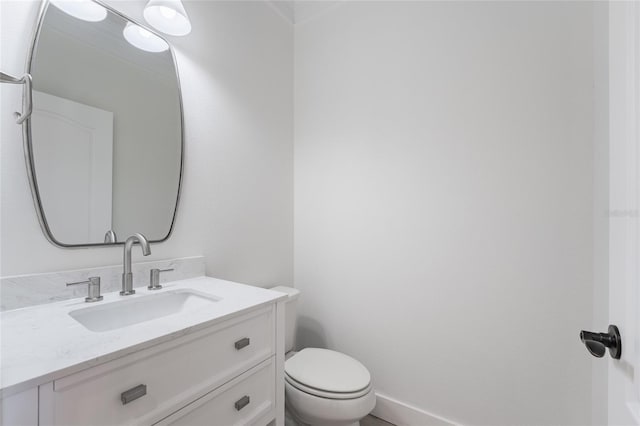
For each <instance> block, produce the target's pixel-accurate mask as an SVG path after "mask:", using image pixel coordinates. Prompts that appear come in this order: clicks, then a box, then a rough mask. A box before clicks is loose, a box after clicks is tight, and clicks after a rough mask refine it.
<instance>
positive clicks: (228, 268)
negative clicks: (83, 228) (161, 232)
mask: <svg viewBox="0 0 640 426" xmlns="http://www.w3.org/2000/svg"><path fill="white" fill-rule="evenodd" d="M108 3H109V4H111V5H113V7H115V8H116V9H119V10H121V11H123V12H125V13H126V14H128V15H130V16H131V17H132V18H134V19H137V20H140V21H142V9H143V7H144V5H145V3H146V2H145V1H143V0H139V1H117V0H109V1H108ZM184 3H185V8H186V9H187V12H188V13H189V15H190V17H191V21H192V24H193V31H192V33H191V34H190V35H189V36H186V37H182V38H177V37H174V38H171V39H170V41H171V42H172V43H173V45H174V48H175V50H176V56H177V61H178V68H179V71H180V77H181V82H182V89H183V100H184V112H185V133H186V157H185V175H184V181H183V184H184V186H183V192H182V198H181V203H180V206H179V208H178V217H177V223H176V226H175V229H174V233H173V235H172V237H171V238H170V239H169V240H168V242H166V243H162V244H155V245H153V246H152V251H153V254H152V255H151V257H149V258H145V260H147V259H149V260H151V259H164V258H171V257H183V256H189V255H200V254H204V255H205V257H206V259H207V273H208V274H209V275H212V276H216V277H220V278H226V279H232V280H236V281H241V282H246V283H250V284H255V285H264V286H266V285H271V284H275V283H278V284H282V283H289V284H291V283H292V258H293V254H292V238H293V237H292V223H293V218H292V213H293V204H292V203H293V201H292V195H293V194H292V192H293V187H292V185H293V183H292V173H293V172H292V169H293V159H292V155H293V151H292V148H293V147H292V144H293V141H292V132H293V129H292V116H293V112H292V96H293V95H292V68H293V67H292V54H293V46H292V39H293V37H292V31H293V30H292V27H291V25H290V24H289V23H287V22H286V21H285V20H284V19H282V17H281V16H279V15H278V14H277V13H276V12H275V11H273V10H272V9H271V8H270V7H269V6H268V5H267V4H266V3H264V2H261V1H256V2H252V1H246V2H231V1H227V2H225V1H216V2H199V1H186V2H184ZM38 7H39V3H38V2H33V1H29V2H23V1H4V0H3V1H1V2H0V13H1V15H2V16H1V18H0V19H1V24H2V25H1V49H0V50H1V62H2V70H3V71H4V72H8V73H12V74H16V75H19V74H21V73H22V72H24V66H25V60H26V54H27V49H28V43H29V42H30V40H29V39H28V34H30V33H31V31H32V28H33V26H34V24H35V19H36V15H37V11H38ZM0 90H2V92H1V93H2V96H1V101H2V108H1V111H2V114H0V120H1V121H0V126H1V132H2V134H1V140H2V143H1V144H0V156H1V164H0V173H1V174H0V178H1V182H0V184H1V191H0V197H1V198H0V208H1V210H0V212H1V219H0V220H1V222H0V233H1V238H0V245H1V246H0V248H1V253H0V267H1V271H0V273H1V274H2V276H9V275H15V274H25V273H36V272H46V271H58V270H65V269H74V268H83V267H89V266H100V265H110V264H118V263H120V262H121V258H122V249H121V248H108V249H105V248H100V249H78V250H63V249H60V248H57V247H54V246H53V245H51V244H50V243H48V242H47V241H46V239H45V237H44V235H43V234H42V231H41V230H40V227H39V225H38V221H37V218H36V214H35V210H34V208H33V203H32V201H31V195H30V193H29V186H28V181H27V176H26V171H25V165H24V160H23V152H22V136H21V131H20V127H19V126H17V125H16V124H15V122H14V121H13V117H12V115H11V111H14V110H16V109H19V108H20V96H21V92H20V88H19V87H17V86H9V85H1V86H0ZM141 259H142V255H141V254H140V253H139V252H137V251H136V252H135V254H134V261H138V260H141ZM60 285H61V286H63V285H64V283H60Z"/></svg>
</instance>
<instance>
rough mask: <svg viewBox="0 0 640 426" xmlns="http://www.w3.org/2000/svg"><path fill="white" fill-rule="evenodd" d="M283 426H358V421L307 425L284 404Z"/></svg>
mask: <svg viewBox="0 0 640 426" xmlns="http://www.w3.org/2000/svg"><path fill="white" fill-rule="evenodd" d="M284 426H360V422H355V423H353V422H352V423H329V424H323V423H316V424H313V425H308V424H307V423H304V422H302V421H301V420H300V419H299V418H298V417H297V416H296V415H295V414H294V413H293V412H291V410H289V406H288V405H286V404H285V409H284Z"/></svg>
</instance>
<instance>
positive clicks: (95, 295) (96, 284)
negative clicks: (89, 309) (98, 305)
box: [67, 277, 103, 303]
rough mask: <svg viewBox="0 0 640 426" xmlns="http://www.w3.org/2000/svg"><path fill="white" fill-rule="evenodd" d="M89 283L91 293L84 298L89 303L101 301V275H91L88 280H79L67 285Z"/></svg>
mask: <svg viewBox="0 0 640 426" xmlns="http://www.w3.org/2000/svg"><path fill="white" fill-rule="evenodd" d="M81 284H89V295H88V296H87V297H85V298H84V301H85V302H87V303H91V302H99V301H101V300H102V299H103V297H102V296H101V295H100V277H90V278H89V279H88V280H86V281H77V282H74V283H67V287H69V286H72V285H81Z"/></svg>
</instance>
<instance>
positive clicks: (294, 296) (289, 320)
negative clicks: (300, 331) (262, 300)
mask: <svg viewBox="0 0 640 426" xmlns="http://www.w3.org/2000/svg"><path fill="white" fill-rule="evenodd" d="M271 290H273V291H278V292H280V293H285V294H286V295H287V296H289V298H288V299H287V301H286V303H285V310H284V328H285V338H284V350H285V352H289V351H291V350H293V344H294V341H293V340H294V337H295V334H296V320H297V310H298V297H299V296H300V290H297V289H295V288H293V287H285V286H278V287H273V288H271Z"/></svg>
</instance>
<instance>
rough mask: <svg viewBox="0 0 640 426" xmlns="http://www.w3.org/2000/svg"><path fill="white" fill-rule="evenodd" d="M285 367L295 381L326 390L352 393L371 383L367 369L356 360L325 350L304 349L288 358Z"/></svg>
mask: <svg viewBox="0 0 640 426" xmlns="http://www.w3.org/2000/svg"><path fill="white" fill-rule="evenodd" d="M284 370H285V372H286V373H287V375H288V376H289V377H291V378H292V379H294V380H295V381H296V382H298V383H301V384H302V385H305V386H308V387H311V388H314V389H317V390H321V391H325V392H336V393H353V392H358V391H361V390H363V389H366V388H367V387H368V386H369V384H370V383H371V375H370V374H369V370H367V369H366V367H365V366H364V365H362V364H361V363H360V362H359V361H357V360H355V359H353V358H351V357H350V356H347V355H345V354H342V353H340V352H336V351H331V350H328V349H318V348H306V349H303V350H301V351H300V352H298V353H297V354H295V355H294V356H293V357H291V358H289V359H288V360H287V362H286V363H285V365H284Z"/></svg>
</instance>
